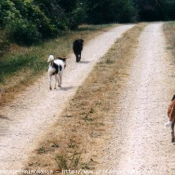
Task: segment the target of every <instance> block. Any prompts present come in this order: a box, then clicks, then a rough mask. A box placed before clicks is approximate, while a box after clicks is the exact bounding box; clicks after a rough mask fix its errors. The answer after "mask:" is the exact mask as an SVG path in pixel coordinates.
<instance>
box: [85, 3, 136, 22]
mask: <svg viewBox="0 0 175 175" xmlns="http://www.w3.org/2000/svg"><path fill="white" fill-rule="evenodd" d="M88 7H89V9H88V16H89V18H88V21H89V22H90V23H94V24H97V23H111V22H117V23H119V22H126V23H127V22H133V21H134V20H135V17H136V15H137V10H136V9H135V6H134V4H133V2H132V0H110V1H107V0H101V1H97V0H95V1H94V0H90V1H89V6H88Z"/></svg>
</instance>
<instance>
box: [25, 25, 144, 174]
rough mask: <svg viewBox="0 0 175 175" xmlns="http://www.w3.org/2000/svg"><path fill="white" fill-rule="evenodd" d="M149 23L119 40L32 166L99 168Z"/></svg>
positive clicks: (56, 171) (51, 132)
mask: <svg viewBox="0 0 175 175" xmlns="http://www.w3.org/2000/svg"><path fill="white" fill-rule="evenodd" d="M145 25H146V24H144V23H142V24H138V25H136V26H135V27H133V28H132V29H130V30H128V31H127V32H126V33H125V34H124V35H123V36H122V38H121V39H118V40H117V41H116V42H115V44H114V45H113V46H112V48H111V49H110V50H109V52H108V53H107V54H106V55H105V56H104V57H103V58H102V59H101V61H100V62H99V63H97V65H96V66H95V67H94V69H93V71H92V72H91V74H90V75H89V77H88V78H87V79H86V81H85V82H84V83H83V85H82V86H80V87H79V89H78V90H77V92H76V95H75V96H74V97H73V98H72V99H71V100H70V102H69V104H68V105H67V107H66V109H65V110H64V112H63V113H62V115H61V116H58V122H57V123H56V124H55V125H54V126H52V127H51V128H49V132H48V133H47V135H45V136H44V138H42V139H43V141H42V142H41V143H40V146H39V147H38V149H37V150H35V151H34V152H33V154H32V156H31V158H30V160H29V163H28V165H27V168H28V169H46V170H47V169H51V170H53V171H54V174H63V170H68V169H70V170H75V169H86V170H87V169H89V170H93V169H95V167H96V165H98V164H99V163H100V162H101V160H102V159H103V157H102V155H103V153H102V149H103V146H104V145H105V143H106V141H107V140H108V139H109V138H110V133H109V128H111V127H112V126H113V119H114V116H115V112H116V108H117V104H118V103H119V102H118V99H117V98H118V94H119V93H120V92H121V90H122V89H123V87H124V86H125V83H126V81H127V78H128V77H129V75H130V69H129V68H130V65H131V64H132V61H133V59H134V57H135V50H136V48H137V45H138V37H139V36H140V33H141V31H142V29H143V28H144V26H145Z"/></svg>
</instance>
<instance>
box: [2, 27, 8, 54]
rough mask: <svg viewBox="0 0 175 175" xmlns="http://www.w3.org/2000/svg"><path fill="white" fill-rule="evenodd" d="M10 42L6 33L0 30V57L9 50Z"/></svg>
mask: <svg viewBox="0 0 175 175" xmlns="http://www.w3.org/2000/svg"><path fill="white" fill-rule="evenodd" d="M9 45H10V42H9V40H8V38H7V35H6V33H5V31H2V30H0V56H2V55H3V54H4V53H5V52H6V51H7V50H8V48H9Z"/></svg>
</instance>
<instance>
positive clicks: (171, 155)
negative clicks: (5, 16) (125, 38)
mask: <svg viewBox="0 0 175 175" xmlns="http://www.w3.org/2000/svg"><path fill="white" fill-rule="evenodd" d="M167 48H168V47H167V43H166V41H165V36H164V34H163V30H162V23H150V24H149V25H148V26H147V27H145V29H144V31H143V32H142V34H141V36H140V38H139V47H138V48H137V55H136V57H135V59H134V61H133V64H132V66H131V71H130V76H129V79H128V81H127V85H126V87H125V89H123V91H122V93H121V94H120V96H119V98H118V100H119V107H118V110H117V111H116V117H115V121H114V122H115V126H114V127H113V128H112V129H111V135H112V139H111V140H110V142H109V143H108V144H107V146H106V147H105V148H104V155H103V159H102V160H103V161H102V163H101V164H100V165H99V167H98V168H99V169H102V167H103V169H106V170H113V172H115V173H114V174H116V175H174V174H175V145H174V144H173V143H171V135H170V133H171V131H170V129H167V130H166V129H164V128H163V125H164V123H165V122H166V121H167V120H168V119H167V115H166V113H167V107H168V105H169V103H170V101H171V98H172V96H173V94H174V93H175V86H174V82H175V79H174V77H175V76H174V75H175V73H174V72H175V66H174V62H173V59H172V55H171V54H170V52H171V51H170V50H169V49H167ZM111 174H112V173H111Z"/></svg>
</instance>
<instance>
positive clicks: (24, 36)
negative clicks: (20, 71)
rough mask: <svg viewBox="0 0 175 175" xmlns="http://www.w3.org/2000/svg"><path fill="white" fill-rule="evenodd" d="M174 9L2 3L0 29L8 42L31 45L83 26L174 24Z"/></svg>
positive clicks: (153, 0) (173, 5)
mask: <svg viewBox="0 0 175 175" xmlns="http://www.w3.org/2000/svg"><path fill="white" fill-rule="evenodd" d="M174 9H175V0H1V1H0V27H1V29H2V30H6V29H7V30H8V33H9V36H10V38H9V39H10V40H11V41H13V42H16V43H19V44H24V45H33V44H35V43H36V42H39V41H41V40H43V39H50V38H53V37H56V36H58V35H59V33H60V32H61V31H62V30H64V31H66V30H72V29H77V28H78V26H79V25H80V24H82V23H89V24H104V23H113V22H114V23H130V22H137V21H160V20H174V19H175V13H174ZM29 26H31V27H29ZM26 40H27V41H26ZM0 50H2V49H0Z"/></svg>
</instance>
